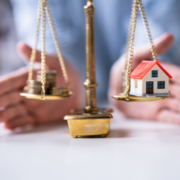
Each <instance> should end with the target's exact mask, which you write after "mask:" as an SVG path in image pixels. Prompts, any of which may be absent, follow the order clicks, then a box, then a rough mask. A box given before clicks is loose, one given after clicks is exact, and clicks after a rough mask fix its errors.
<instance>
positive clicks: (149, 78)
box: [142, 65, 169, 94]
mask: <svg viewBox="0 0 180 180" xmlns="http://www.w3.org/2000/svg"><path fill="white" fill-rule="evenodd" d="M153 70H157V71H158V77H154V78H153V77H152V71H153ZM147 81H153V82H154V94H156V93H168V92H169V77H168V76H167V75H166V74H165V73H164V71H162V69H161V68H160V67H159V66H158V65H155V66H154V67H153V68H152V69H151V70H150V71H149V72H148V73H147V74H146V75H145V76H144V78H143V83H142V84H143V94H146V82H147ZM158 81H165V89H158V87H157V83H158Z"/></svg>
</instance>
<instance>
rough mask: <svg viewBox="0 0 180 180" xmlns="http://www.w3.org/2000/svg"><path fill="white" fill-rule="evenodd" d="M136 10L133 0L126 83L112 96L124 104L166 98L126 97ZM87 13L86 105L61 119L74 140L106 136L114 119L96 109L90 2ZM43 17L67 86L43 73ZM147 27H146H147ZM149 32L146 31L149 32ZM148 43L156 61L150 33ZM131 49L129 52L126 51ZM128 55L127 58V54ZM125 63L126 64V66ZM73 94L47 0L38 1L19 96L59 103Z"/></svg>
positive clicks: (138, 4) (53, 75) (108, 112)
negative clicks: (38, 65) (26, 73)
mask: <svg viewBox="0 0 180 180" xmlns="http://www.w3.org/2000/svg"><path fill="white" fill-rule="evenodd" d="M138 7H139V8H140V10H141V11H142V12H144V9H142V7H143V6H142V2H141V0H134V4H133V11H132V12H133V13H132V17H131V25H130V30H129V35H128V42H127V48H126V56H127V57H128V58H127V59H126V62H127V68H128V69H127V70H126V79H125V80H124V81H123V84H124V83H125V84H126V89H125V93H123V94H120V95H116V96H113V97H114V98H115V99H117V100H123V101H128V102H130V101H152V100H160V99H163V98H165V97H153V98H152V97H151V98H147V97H136V96H130V95H129V87H130V73H131V69H132V61H133V53H129V52H133V47H134V34H135V27H136V21H137V15H138ZM84 9H85V14H86V81H85V82H84V86H85V88H86V106H85V108H84V109H82V110H73V111H71V114H69V115H66V116H65V117H64V119H65V120H67V121H68V126H69V132H70V135H71V136H72V137H73V138H76V137H81V136H101V137H106V136H107V135H108V133H109V130H110V121H111V119H112V118H113V117H112V115H111V113H112V110H111V109H98V108H97V106H96V87H97V85H98V84H97V83H96V77H95V47H94V11H95V8H94V5H93V0H87V5H86V6H85V7H84ZM46 15H47V17H48V22H49V24H50V28H51V32H52V36H53V39H54V43H55V47H56V50H57V55H58V58H59V62H60V66H61V69H62V73H63V77H64V80H65V83H66V87H61V88H59V87H56V72H55V71H50V72H46V59H45V31H46ZM142 18H143V20H146V21H147V19H146V17H145V16H144V14H143V16H142ZM40 25H41V40H42V47H41V71H40V72H38V74H37V80H33V65H34V63H35V60H36V48H37V39H38V34H39V29H40ZM147 27H148V26H146V28H147ZM148 32H149V31H148ZM148 37H149V38H150V40H151V41H150V43H151V47H152V48H151V50H152V53H153V57H154V58H155V60H157V54H156V52H155V48H154V45H153V42H152V38H151V35H150V33H149V34H148ZM129 48H130V50H129ZM129 54H130V55H129ZM125 64H126V63H125ZM72 95H73V91H72V90H71V87H70V83H69V79H68V75H67V72H66V67H65V63H64V60H63V56H62V53H61V49H60V46H59V43H58V38H57V33H56V31H55V27H54V23H53V19H52V16H51V12H50V8H49V4H48V0H39V10H38V22H37V28H36V33H35V42H34V46H33V50H32V55H31V59H30V69H29V77H28V82H27V87H26V88H25V91H24V92H23V93H21V96H24V97H26V98H28V99H35V100H58V99H65V98H69V97H71V96H72Z"/></svg>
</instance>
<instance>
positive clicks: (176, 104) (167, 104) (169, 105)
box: [162, 98, 180, 113]
mask: <svg viewBox="0 0 180 180" xmlns="http://www.w3.org/2000/svg"><path fill="white" fill-rule="evenodd" d="M162 107H163V109H164V108H165V109H169V110H171V111H174V112H178V113H179V112H180V101H179V100H178V99H175V98H169V99H166V100H164V101H163V102H162Z"/></svg>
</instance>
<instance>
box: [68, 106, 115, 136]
mask: <svg viewBox="0 0 180 180" xmlns="http://www.w3.org/2000/svg"><path fill="white" fill-rule="evenodd" d="M105 111H106V110H105V109H104V110H103V109H99V113H95V114H93V113H84V110H77V111H75V112H72V113H71V114H70V115H67V116H65V118H64V119H65V120H67V121H68V126H69V133H70V135H71V136H72V137H73V138H76V137H78V136H101V137H106V136H107V135H108V134H109V130H110V122H111V119H112V115H111V114H108V113H106V112H105Z"/></svg>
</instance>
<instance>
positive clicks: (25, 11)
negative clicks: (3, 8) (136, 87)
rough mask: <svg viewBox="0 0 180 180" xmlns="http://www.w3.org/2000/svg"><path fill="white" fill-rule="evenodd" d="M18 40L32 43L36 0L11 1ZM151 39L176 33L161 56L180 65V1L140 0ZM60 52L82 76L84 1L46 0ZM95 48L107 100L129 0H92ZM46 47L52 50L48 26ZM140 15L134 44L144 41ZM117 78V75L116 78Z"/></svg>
mask: <svg viewBox="0 0 180 180" xmlns="http://www.w3.org/2000/svg"><path fill="white" fill-rule="evenodd" d="M11 2H12V5H13V9H14V17H15V22H16V27H17V32H18V35H19V39H20V40H24V41H26V42H27V43H28V44H30V45H32V43H33V38H34V30H35V26H36V18H37V4H38V2H37V0H11ZM143 3H144V7H145V11H146V14H147V18H148V22H149V25H150V29H151V33H152V36H153V38H156V37H158V36H160V35H162V34H163V33H165V32H171V33H172V34H173V35H174V36H175V39H176V40H175V44H174V45H173V47H172V48H171V50H170V51H169V52H167V53H166V54H165V55H163V56H162V57H160V59H162V60H164V61H168V62H172V63H174V64H176V65H180V61H179V58H180V51H179V50H180V36H179V32H180V1H179V0H143ZM49 4H50V8H51V11H52V16H53V19H54V22H55V26H56V30H57V33H58V38H59V42H60V45H61V48H62V52H63V55H64V56H65V57H66V59H68V61H70V62H71V63H72V64H74V65H75V66H76V67H77V68H78V69H79V71H80V72H81V73H82V75H83V77H84V78H85V15H84V8H83V6H84V5H85V4H86V0H49ZM94 4H95V7H96V11H95V50H96V77H97V82H98V84H99V86H98V88H97V93H98V99H99V100H105V99H107V90H108V82H109V72H110V68H111V66H112V64H113V63H114V62H115V61H116V60H117V59H118V58H119V57H120V56H121V55H122V54H123V53H124V49H125V44H126V39H127V32H128V28H129V20H130V14H131V8H132V0H94ZM46 33H47V34H46V35H47V42H46V50H47V52H48V53H51V52H55V47H54V44H53V40H52V37H51V34H50V30H49V26H47V32H46ZM147 42H148V41H147V37H146V33H145V29H144V26H143V23H142V19H141V17H140V15H139V17H138V24H137V29H136V38H135V45H140V44H144V43H147ZM117 78H118V77H117Z"/></svg>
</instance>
